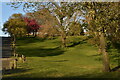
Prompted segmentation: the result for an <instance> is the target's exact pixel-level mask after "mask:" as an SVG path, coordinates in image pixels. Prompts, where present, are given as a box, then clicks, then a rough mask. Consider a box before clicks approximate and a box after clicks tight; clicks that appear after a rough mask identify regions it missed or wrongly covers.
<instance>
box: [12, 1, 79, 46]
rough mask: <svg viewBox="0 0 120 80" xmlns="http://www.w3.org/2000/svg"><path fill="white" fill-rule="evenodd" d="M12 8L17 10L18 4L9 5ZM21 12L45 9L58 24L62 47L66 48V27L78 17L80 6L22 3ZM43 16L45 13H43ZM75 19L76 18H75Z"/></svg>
mask: <svg viewBox="0 0 120 80" xmlns="http://www.w3.org/2000/svg"><path fill="white" fill-rule="evenodd" d="M11 4H12V7H14V8H17V7H18V6H17V5H19V3H11ZM20 4H21V3H20ZM23 5H24V6H23V10H26V11H29V10H31V11H33V8H36V9H35V10H34V11H38V10H42V9H47V10H49V11H50V13H51V14H52V15H54V16H55V17H56V19H57V21H58V22H59V24H58V25H57V26H58V27H57V29H58V31H59V32H60V34H61V41H62V47H66V36H67V33H68V30H69V29H68V28H69V27H68V25H69V24H70V22H71V19H72V18H74V17H75V16H80V13H81V11H80V8H81V5H79V3H77V2H75V3H72V2H71V3H69V2H68V3H65V2H59V3H56V2H46V3H23ZM44 14H45V13H44ZM75 18H76V19H77V17H75Z"/></svg>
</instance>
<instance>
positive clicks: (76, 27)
mask: <svg viewBox="0 0 120 80" xmlns="http://www.w3.org/2000/svg"><path fill="white" fill-rule="evenodd" d="M69 27H70V28H69V34H70V35H73V36H79V35H83V34H84V31H83V28H82V25H81V24H80V23H78V22H74V21H73V22H71V24H70V26H69Z"/></svg>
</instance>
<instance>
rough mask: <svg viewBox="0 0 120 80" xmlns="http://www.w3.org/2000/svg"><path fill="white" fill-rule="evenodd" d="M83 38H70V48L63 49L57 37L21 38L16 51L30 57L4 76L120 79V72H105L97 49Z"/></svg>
mask: <svg viewBox="0 0 120 80" xmlns="http://www.w3.org/2000/svg"><path fill="white" fill-rule="evenodd" d="M84 39H85V38H84V37H82V36H81V37H70V39H69V40H68V42H69V44H68V46H69V47H68V48H64V49H61V48H60V47H59V46H60V39H58V38H56V39H53V40H48V39H47V40H43V39H39V38H35V39H34V38H23V39H19V40H18V41H17V53H18V54H24V55H25V56H26V57H27V60H26V62H25V63H18V68H17V69H16V70H12V71H7V72H6V73H5V74H4V75H3V78H9V79H10V78H17V79H20V78H29V79H35V78H38V79H37V80H39V79H42V78H43V79H48V78H54V79H56V78H66V79H71V78H73V79H75V78H119V77H120V72H110V73H103V72H102V61H101V59H100V55H98V53H97V48H96V47H95V46H92V45H90V44H88V43H87V42H86V41H84ZM71 42H74V43H71ZM115 66H116V64H115V63H112V64H111V67H115ZM9 79H8V80H9ZM11 80H14V79H11ZM20 80H23V79H20ZM108 80H110V79H108Z"/></svg>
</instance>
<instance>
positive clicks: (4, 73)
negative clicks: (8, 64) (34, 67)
mask: <svg viewBox="0 0 120 80" xmlns="http://www.w3.org/2000/svg"><path fill="white" fill-rule="evenodd" d="M29 70H31V69H23V68H17V69H10V70H3V71H2V74H3V75H8V74H16V73H21V72H22V73H23V72H26V71H29Z"/></svg>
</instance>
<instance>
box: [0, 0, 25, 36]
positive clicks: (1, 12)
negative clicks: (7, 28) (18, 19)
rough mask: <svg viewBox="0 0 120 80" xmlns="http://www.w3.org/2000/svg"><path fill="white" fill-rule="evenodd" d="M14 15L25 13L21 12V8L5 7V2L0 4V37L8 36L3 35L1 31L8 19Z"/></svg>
mask: <svg viewBox="0 0 120 80" xmlns="http://www.w3.org/2000/svg"><path fill="white" fill-rule="evenodd" d="M15 13H22V14H25V12H24V11H23V10H22V6H21V7H19V8H17V9H14V8H13V7H11V6H10V5H7V2H0V36H8V35H7V34H6V35H5V34H4V33H3V32H2V30H1V29H2V27H3V24H4V23H5V22H6V21H7V20H8V19H9V17H10V16H11V15H12V14H15Z"/></svg>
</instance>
